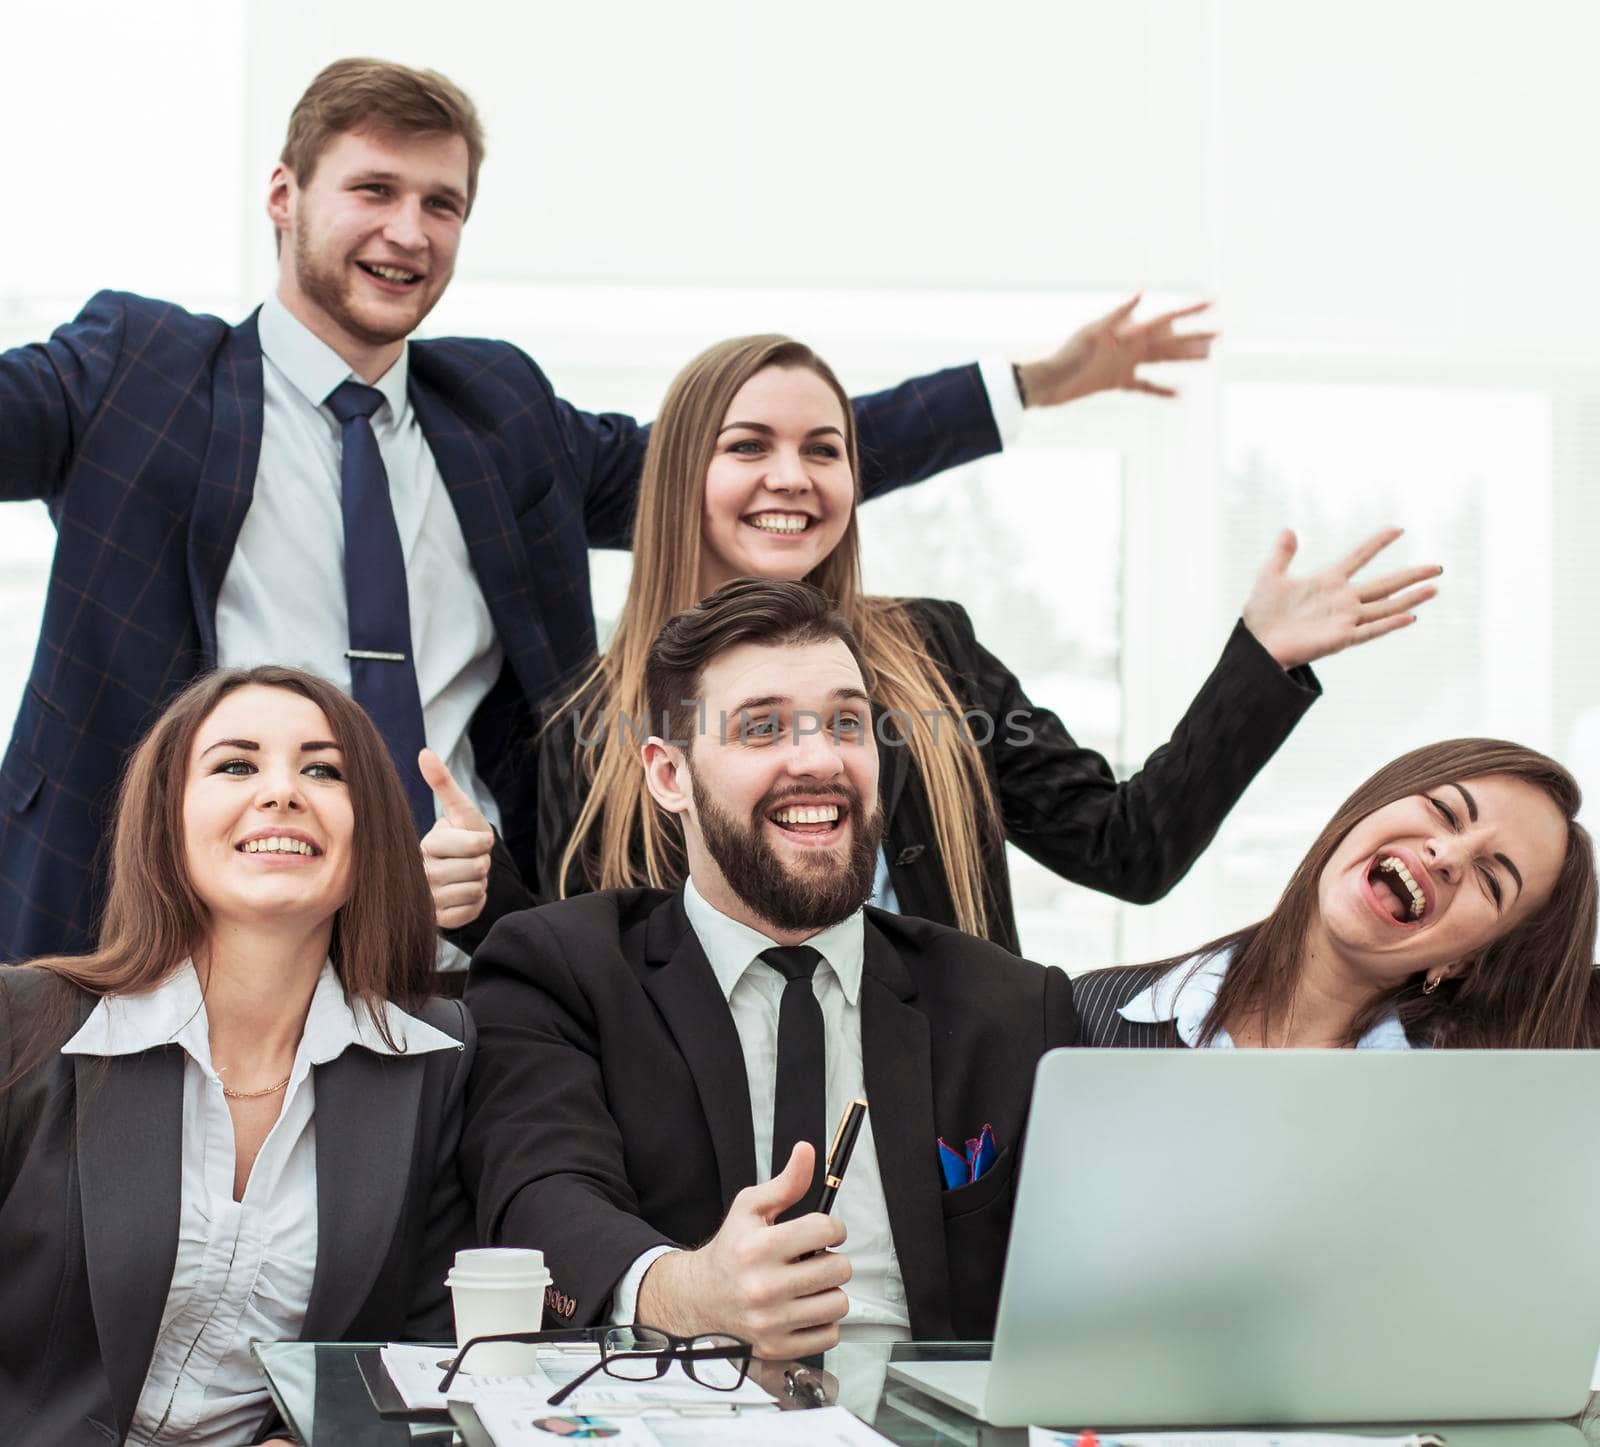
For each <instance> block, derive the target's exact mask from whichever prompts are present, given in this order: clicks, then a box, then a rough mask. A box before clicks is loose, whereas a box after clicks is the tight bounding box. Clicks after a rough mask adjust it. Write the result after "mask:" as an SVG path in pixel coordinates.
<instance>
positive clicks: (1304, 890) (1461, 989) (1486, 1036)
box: [1170, 739, 1600, 1049]
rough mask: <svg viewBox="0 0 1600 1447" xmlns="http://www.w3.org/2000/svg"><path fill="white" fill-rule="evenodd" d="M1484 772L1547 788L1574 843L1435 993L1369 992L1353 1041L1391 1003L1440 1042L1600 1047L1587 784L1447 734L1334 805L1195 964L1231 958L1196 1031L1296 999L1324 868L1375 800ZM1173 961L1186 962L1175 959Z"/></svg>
mask: <svg viewBox="0 0 1600 1447" xmlns="http://www.w3.org/2000/svg"><path fill="white" fill-rule="evenodd" d="M1484 774H1505V775H1509V776H1511V777H1512V778H1517V779H1522V780H1524V781H1525V782H1527V783H1529V784H1532V785H1533V786H1534V787H1535V788H1537V789H1540V790H1542V791H1543V792H1544V793H1545V794H1547V795H1548V796H1549V797H1550V799H1551V800H1552V801H1553V802H1554V803H1555V805H1556V807H1557V808H1559V809H1560V810H1561V813H1562V815H1563V816H1564V817H1565V819H1566V821H1567V851H1566V856H1565V857H1564V858H1563V860H1562V861H1561V871H1560V873H1559V874H1558V875H1557V877H1556V882H1555V887H1554V889H1552V891H1551V894H1550V898H1549V900H1548V901H1547V902H1546V904H1545V905H1544V907H1543V908H1542V909H1540V910H1539V911H1537V912H1536V913H1534V914H1532V915H1529V916H1528V918H1526V919H1524V920H1523V921H1522V922H1521V923H1520V924H1517V925H1515V926H1514V927H1513V928H1511V929H1509V930H1507V931H1506V932H1505V933H1504V934H1502V935H1500V936H1499V937H1498V938H1497V939H1494V940H1492V941H1490V943H1489V944H1487V945H1485V946H1484V947H1483V948H1482V949H1480V950H1479V951H1477V952H1476V953H1475V954H1473V955H1470V956H1468V957H1467V958H1465V959H1463V960H1461V961H1458V962H1457V968H1456V969H1455V970H1454V971H1452V973H1451V975H1450V977H1449V978H1448V979H1445V980H1443V981H1442V982H1441V983H1440V984H1439V986H1438V988H1437V989H1435V990H1434V991H1433V992H1432V993H1431V994H1426V995H1425V994H1423V992H1422V987H1423V984H1424V976H1423V974H1422V973H1421V972H1419V973H1417V974H1416V975H1414V976H1413V977H1412V978H1411V979H1409V980H1406V981H1405V982H1404V983H1403V984H1401V985H1399V986H1397V987H1396V988H1395V989H1393V990H1390V991H1386V992H1385V993H1383V994H1382V995H1380V996H1378V997H1377V998H1375V999H1374V1000H1372V1001H1370V1002H1369V1003H1368V1005H1367V1006H1366V1008H1365V1009H1363V1010H1362V1011H1361V1012H1360V1013H1359V1014H1358V1015H1357V1016H1356V1018H1355V1019H1354V1020H1353V1021H1352V1022H1351V1026H1350V1034H1349V1037H1348V1039H1347V1041H1346V1043H1347V1044H1354V1043H1355V1042H1356V1041H1357V1040H1359V1039H1360V1038H1361V1036H1362V1035H1363V1034H1365V1033H1366V1031H1367V1030H1368V1029H1370V1028H1371V1027H1372V1026H1373V1025H1374V1024H1376V1023H1377V1021H1378V1020H1380V1019H1381V1018H1383V1016H1384V1015H1386V1014H1388V1013H1389V1012H1390V1011H1391V1010H1392V1011H1394V1012H1396V1013H1397V1014H1398V1015H1399V1017H1400V1021H1401V1023H1402V1024H1403V1025H1404V1026H1405V1029H1406V1034H1407V1035H1408V1036H1409V1037H1410V1038H1411V1039H1413V1040H1418V1041H1425V1042H1427V1043H1428V1044H1431V1045H1435V1046H1456V1047H1471V1046H1476V1047H1483V1046H1495V1047H1502V1048H1508V1049H1518V1048H1520V1049H1583V1048H1590V1047H1593V1046H1595V1045H1600V1003H1597V996H1596V974H1595V906H1596V887H1595V862H1594V846H1593V844H1592V842H1591V841H1590V838H1589V835H1588V833H1587V831H1586V830H1585V829H1584V828H1583V826H1582V825H1580V824H1579V823H1578V822H1577V813H1578V808H1579V805H1580V804H1581V803H1582V794H1581V793H1580V791H1579V789H1578V784H1577V781H1576V780H1575V779H1574V778H1573V777H1572V775H1571V774H1569V773H1568V772H1567V771H1566V770H1565V769H1564V768H1562V767H1561V765H1560V764H1558V763H1557V762H1556V761H1555V760H1554V759H1551V758H1547V757H1546V756H1545V755H1543V754H1540V753H1536V752H1534V750H1532V749H1527V748H1523V747H1522V746H1521V745H1519V744H1511V743H1506V742H1504V741H1503V740H1500V739H1449V740H1447V741H1445V742H1444V743H1438V744H1429V745H1427V746H1426V747H1425V748H1420V749H1414V750H1413V751H1412V752H1411V753H1409V754H1403V755H1402V756H1401V757H1400V758H1398V759H1396V760H1394V762H1393V763H1390V764H1386V765H1385V766H1384V767H1383V768H1381V769H1379V770H1378V772H1377V773H1375V774H1374V775H1373V776H1372V777H1371V778H1370V779H1368V780H1367V781H1366V782H1365V783H1364V784H1362V785H1361V786H1360V787H1359V788H1358V789H1357V790H1356V791H1355V792H1354V793H1353V794H1351V795H1350V797H1349V798H1348V799H1346V800H1345V801H1344V803H1343V804H1341V805H1340V806H1339V808H1338V810H1337V811H1336V812H1335V814H1334V816H1333V818H1332V819H1330V820H1329V821H1328V824H1327V826H1326V827H1325V828H1324V829H1323V831H1322V833H1321V834H1319V835H1318V836H1317V838H1316V842H1315V843H1313V844H1312V846H1311V848H1310V850H1309V851H1308V852H1307V854H1306V856H1305V858H1304V859H1302V860H1301V861H1300V864H1299V866H1298V867H1297V868H1296V869H1295V872H1294V874H1293V875H1291V876H1290V879H1289V883H1288V886H1287V887H1286V888H1285V889H1284V891H1283V895H1282V897H1281V898H1280V899H1279V901H1278V904H1277V907H1276V908H1275V909H1274V910H1273V911H1272V913H1271V914H1269V915H1268V916H1267V917H1266V918H1265V919H1264V920H1261V921H1260V922H1259V923H1257V924H1253V925H1250V926H1248V927H1247V928H1245V929H1242V930H1239V931H1237V932H1236V933H1234V934H1231V935H1227V936H1224V937H1223V938H1222V939H1220V940H1214V941H1213V942H1212V943H1211V944H1209V945H1206V946H1204V947H1203V948H1202V949H1201V950H1200V951H1199V954H1198V957H1197V965H1198V963H1199V962H1203V961H1204V960H1205V959H1206V958H1209V957H1210V956H1213V955H1216V954H1218V953H1220V952H1221V951H1223V950H1231V951H1232V959H1231V961H1230V963H1229V965H1228V971H1227V974H1226V976H1225V977H1224V979H1223V983H1222V987H1221V989H1220V990H1218V992H1217V998H1216V1001H1215V1002H1214V1003H1213V1005H1212V1007H1211V1010H1210V1012H1209V1013H1208V1014H1207V1016H1206V1019H1205V1024H1204V1026H1203V1028H1202V1030H1201V1035H1200V1041H1201V1043H1202V1044H1209V1043H1210V1042H1211V1041H1212V1040H1213V1039H1214V1038H1215V1037H1216V1034H1217V1032H1218V1031H1219V1030H1221V1029H1222V1028H1223V1027H1224V1025H1226V1024H1227V1023H1228V1022H1230V1021H1233V1022H1238V1021H1240V1020H1250V1019H1259V1020H1261V1021H1262V1023H1263V1029H1264V1030H1265V1031H1267V1032H1269V1033H1270V1026H1271V1022H1272V1021H1273V1020H1275V1019H1282V1018H1283V1017H1284V1016H1285V1014H1286V1013H1287V1011H1288V1009H1289V1003H1290V1000H1291V998H1292V997H1293V994H1294V990H1295V986H1296V984H1297V982H1298V980H1299V974H1300V968H1301V959H1302V953H1303V950H1304V946H1305V941H1306V936H1307V932H1308V931H1309V929H1310V927H1311V922H1312V919H1313V917H1314V915H1315V913H1316V909H1317V885H1318V881H1319V880H1320V879H1321V877H1322V871H1323V870H1324V869H1325V868H1326V867H1327V864H1328V861H1329V860H1330V859H1332V858H1333V855H1334V853H1335V851H1336V850H1337V849H1338V847H1339V845H1340V844H1341V843H1343V841H1344V839H1345V836H1346V835H1348V834H1349V833H1350V831H1351V830H1352V829H1354V828H1355V827H1356V825H1357V824H1359V823H1360V822H1361V820H1363V819H1364V818H1366V817H1367V815H1369V814H1371V813H1373V812H1374V811H1375V810H1378V809H1381V808H1383V806H1384V805H1386V804H1392V803H1394V802H1395V801H1396V800H1398V799H1405V798H1408V797H1410V796H1411V795H1413V794H1420V793H1425V792H1426V791H1428V790H1430V789H1437V788H1441V787H1442V786H1444V785H1445V784H1452V783H1458V782H1459V781H1461V780H1463V779H1471V778H1477V777H1480V776H1482V775H1484ZM1170 963H1172V964H1173V967H1174V968H1178V967H1180V966H1181V964H1182V963H1183V962H1182V961H1174V962H1170Z"/></svg>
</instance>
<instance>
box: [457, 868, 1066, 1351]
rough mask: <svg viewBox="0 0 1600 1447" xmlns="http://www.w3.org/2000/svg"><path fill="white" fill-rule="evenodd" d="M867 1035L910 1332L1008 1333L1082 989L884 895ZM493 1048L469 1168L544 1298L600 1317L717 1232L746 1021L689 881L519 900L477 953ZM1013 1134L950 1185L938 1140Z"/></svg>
mask: <svg viewBox="0 0 1600 1447" xmlns="http://www.w3.org/2000/svg"><path fill="white" fill-rule="evenodd" d="M866 914H867V918H866V955H865V964H864V970H863V975H862V987H861V1046H862V1057H863V1059H862V1065H863V1069H864V1072H865V1079H866V1090H867V1098H868V1100H869V1101H870V1102H871V1110H872V1115H873V1119H874V1120H876V1121H877V1122H878V1128H877V1129H876V1130H875V1131H874V1132H873V1139H874V1141H875V1143H876V1147H877V1151H878V1164H879V1167H880V1170H881V1173H882V1177H883V1191H884V1198H885V1201H886V1202H887V1205H888V1212H889V1224H890V1228H891V1231H892V1233H893V1237H894V1244H895V1250H896V1252H897V1254H898V1256H899V1259H900V1267H901V1270H902V1272H903V1273H904V1276H905V1284H906V1302H907V1308H908V1310H909V1313H910V1317H911V1330H912V1333H913V1334H914V1335H915V1336H918V1337H922V1338H940V1337H945V1338H948V1337H961V1338H985V1337H988V1336H990V1335H991V1334H992V1332H993V1328H994V1314H995V1306H996V1302H997V1298H998V1295H999V1290H1000V1272H1001V1265H1002V1263H1003V1261H1004V1258H1005V1248H1006V1239H1007V1235H1008V1233H1009V1231H1010V1225H1011V1211H1012V1205H1013V1201H1014V1197H1015V1190H1014V1183H1015V1179H1016V1168H1017V1156H1018V1150H1019V1146H1020V1143H1021V1140H1022V1132H1023V1127H1024V1124H1025V1121H1026V1118H1027V1114H1028V1104H1029V1098H1030V1095H1031V1092H1032V1089H1033V1076H1034V1067H1035V1065H1036V1064H1037V1062H1038V1059H1039V1057H1040V1055H1042V1054H1043V1053H1044V1052H1045V1051H1046V1050H1049V1049H1051V1048H1053V1047H1055V1046H1057V1045H1069V1044H1073V1043H1074V1042H1076V1040H1077V1038H1078V1020H1077V1015H1076V1012H1075V1011H1074V1009H1073V1004H1072V984H1071V981H1070V980H1068V978H1067V976H1066V975H1065V974H1064V973H1062V972H1061V971H1060V970H1052V969H1045V968H1043V967H1042V966H1039V965H1035V964H1032V963H1030V962H1028V961H1026V960H1018V959H1017V958H1016V957H1015V956H1013V955H1011V954H1008V953H1007V952H1006V951H1004V950H1001V949H999V948H998V947H996V946H994V945H992V944H989V943H987V942H985V941H982V940H975V939H972V938H971V937H970V936H967V935H963V934H959V933H958V932H956V931H955V930H951V929H946V928H944V927H943V926H942V925H936V924H931V923H929V922H928V921H927V920H919V919H909V918H906V917H904V916H900V915H893V914H885V913H883V912H882V911H880V910H875V909H868V910H867V912H866ZM466 998H467V1003H468V1005H469V1006H470V1008H471V1009H472V1012H473V1016H474V1018H475V1019H476V1020H477V1021H478V1026H479V1030H480V1032H481V1037H480V1038H481V1044H480V1049H479V1051H478V1060H477V1064H476V1066H475V1067H474V1069H473V1073H472V1080H471V1083H470V1085H469V1087H468V1094H467V1123H466V1127H465V1129H464V1132H463V1135H462V1143H461V1155H462V1170H463V1173H464V1175H465V1176H466V1179H467V1180H468V1182H470V1183H473V1184H475V1186H476V1191H477V1197H478V1225H479V1232H480V1234H481V1235H482V1236H483V1238H484V1239H485V1240H487V1241H492V1242H495V1243H498V1244H503V1245H519V1246H534V1247H538V1248H540V1249H542V1250H543V1251H544V1253H545V1259H546V1261H547V1262H548V1263H549V1265H550V1268H551V1271H552V1273H553V1275H554V1278H555V1282H554V1285H553V1287H552V1288H551V1290H550V1292H549V1294H548V1295H547V1297H546V1304H547V1312H548V1313H549V1314H550V1315H551V1316H552V1317H553V1318H554V1319H555V1320H556V1321H558V1322H559V1323H560V1324H562V1325H591V1324H594V1323H596V1322H599V1321H601V1320H602V1319H603V1318H604V1316H605V1314H606V1312H607V1311H608V1310H609V1307H610V1302H611V1295H612V1292H613V1290H614V1288H615V1286H616V1284H617V1282H618V1281H619V1280H620V1279H621V1277H622V1276H623V1275H624V1273H625V1272H626V1271H627V1269H628V1267H629V1266H631V1265H632V1264H633V1262H634V1260H635V1259H636V1258H637V1257H638V1256H639V1255H640V1253H642V1252H644V1251H646V1250H648V1249H649V1248H650V1247H652V1246H658V1245H662V1244H667V1243H677V1244H683V1245H689V1246H695V1245H699V1244H700V1243H701V1242H703V1241H705V1240H706V1239H707V1238H709V1237H710V1236H712V1235H713V1234H714V1233H715V1232H716V1230H717V1227H718V1226H719V1225H720V1223H721V1221H722V1218H723V1216H724V1214H725V1213H726V1211H727V1209H728V1206H729V1204H730V1203H731V1202H732V1200H733V1197H734V1196H735V1194H736V1193H737V1192H739V1191H740V1190H742V1189H743V1188H744V1187H746V1186H751V1185H754V1184H755V1181H756V1160H755V1145H754V1142H753V1138H752V1132H751V1121H750V1096H749V1090H748V1086H747V1084H746V1079H745V1068H744V1059H743V1055H742V1052H741V1050H740V1045H739V1037H738V1033H737V1031H736V1029H735V1027H734V1023H733V1016H732V1014H731V1013H730V1011H729V1009H728V1005H727V1001H726V1000H725V999H724V998H723V995H722V992H721V990H720V988H719V987H718V985H717V981H716V977H715V976H714V975H713V973H712V970H711V966H710V963H709V962H708V961H707V959H706V957H705V952H704V951H703V950H702V949H701V947H700V941H699V937H698V936H697V935H696V934H695V932H694V930H693V928H692V927H691V926H690V924H689V920H688V916H687V915H686V914H685V913H684V909H683V896H682V892H681V891H674V892H672V893H667V892H665V891H662V890H652V889H630V890H611V891H605V892H602V893H599V894H589V895H583V896H581V897H579V898H576V899H569V900H564V901H562V902H561V903H559V904H552V905H547V906H545V907H544V908H542V909H537V910H530V911H525V912H523V913H520V914H516V915H512V916H510V917H509V918H507V919H504V920H502V921H501V922H500V924H499V925H498V926H496V928H495V929H494V931H493V932H492V934H491V935H490V937H489V939H488V940H487V941H486V942H485V944H484V946H483V948H482V949H481V950H480V951H479V952H478V954H477V955H476V956H475V957H474V959H473V962H472V970H471V973H470V974H469V976H468V979H467V996H466ZM985 1124H992V1125H993V1126H994V1130H995V1135H996V1138H997V1140H998V1142H999V1144H1000V1146H1001V1152H1000V1155H999V1157H998V1159H997V1160H996V1162H995V1164H994V1166H993V1167H991V1169H990V1170H989V1172H988V1173H987V1174H986V1175H984V1176H983V1177H981V1178H980V1179H979V1180H977V1181H975V1182H974V1183H973V1184H971V1185H969V1186H964V1187H961V1188H959V1189H957V1190H953V1191H947V1190H945V1189H943V1179H942V1177H941V1175H940V1171H939V1164H938V1153H937V1146H936V1141H937V1139H938V1137H940V1136H941V1135H942V1136H943V1137H944V1138H945V1139H946V1140H962V1139H966V1138H967V1137H970V1136H973V1135H976V1134H977V1132H978V1131H979V1130H980V1129H981V1128H982V1127H983V1126H984V1125H985Z"/></svg>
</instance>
